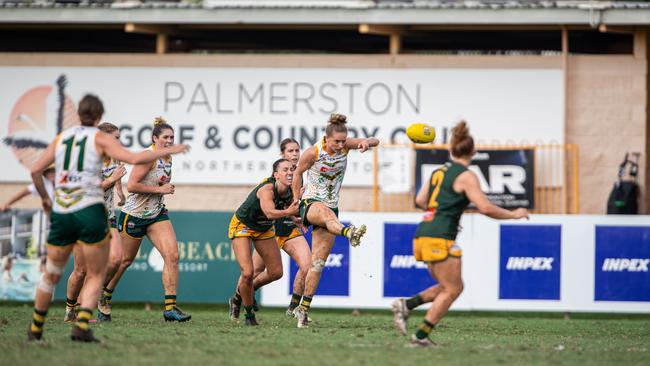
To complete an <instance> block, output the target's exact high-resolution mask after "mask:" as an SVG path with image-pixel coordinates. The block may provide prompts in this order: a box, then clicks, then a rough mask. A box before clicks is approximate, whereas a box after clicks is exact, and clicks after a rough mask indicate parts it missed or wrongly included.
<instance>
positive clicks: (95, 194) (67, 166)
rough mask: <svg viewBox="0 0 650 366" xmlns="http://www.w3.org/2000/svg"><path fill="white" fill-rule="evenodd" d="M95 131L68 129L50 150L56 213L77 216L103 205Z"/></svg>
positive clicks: (100, 165) (92, 129)
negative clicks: (74, 214)
mask: <svg viewBox="0 0 650 366" xmlns="http://www.w3.org/2000/svg"><path fill="white" fill-rule="evenodd" d="M97 133H99V130H98V129H97V128H95V127H87V126H78V127H72V128H68V129H67V130H65V131H63V132H61V134H60V135H59V136H58V137H57V142H56V145H55V150H54V165H55V170H56V177H55V179H54V203H53V207H52V210H53V211H54V212H56V213H62V214H66V213H71V212H77V211H79V210H81V209H83V208H86V207H88V206H90V205H93V204H96V203H103V202H104V192H103V191H102V187H101V184H102V159H101V156H99V154H98V152H97V148H96V146H95V136H97Z"/></svg>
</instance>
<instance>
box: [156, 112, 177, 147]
mask: <svg viewBox="0 0 650 366" xmlns="http://www.w3.org/2000/svg"><path fill="white" fill-rule="evenodd" d="M164 130H172V131H174V128H173V127H172V126H171V125H169V124H168V123H167V121H165V119H163V118H162V117H156V119H154V121H153V131H152V132H151V135H152V136H151V141H152V142H153V137H154V136H156V137H160V134H161V133H162V132H163V131H164Z"/></svg>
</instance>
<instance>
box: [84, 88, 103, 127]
mask: <svg viewBox="0 0 650 366" xmlns="http://www.w3.org/2000/svg"><path fill="white" fill-rule="evenodd" d="M77 113H78V114H79V120H81V124H82V125H83V126H94V125H95V122H96V121H98V120H99V119H100V118H102V116H103V115H104V104H103V103H102V101H101V100H100V99H99V98H98V97H97V96H96V95H93V94H86V95H84V97H83V98H81V101H80V102H79V108H78V109H77Z"/></svg>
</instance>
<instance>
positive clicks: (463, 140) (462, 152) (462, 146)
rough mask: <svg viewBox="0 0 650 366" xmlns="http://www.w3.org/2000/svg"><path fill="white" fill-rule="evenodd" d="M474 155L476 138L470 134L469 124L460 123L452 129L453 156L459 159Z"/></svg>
mask: <svg viewBox="0 0 650 366" xmlns="http://www.w3.org/2000/svg"><path fill="white" fill-rule="evenodd" d="M473 153H474V138H473V137H472V135H470V134H469V128H468V127H467V122H465V121H460V122H458V124H457V125H456V126H454V128H452V129H451V155H453V156H454V157H457V158H463V157H467V156H470V155H472V154H473Z"/></svg>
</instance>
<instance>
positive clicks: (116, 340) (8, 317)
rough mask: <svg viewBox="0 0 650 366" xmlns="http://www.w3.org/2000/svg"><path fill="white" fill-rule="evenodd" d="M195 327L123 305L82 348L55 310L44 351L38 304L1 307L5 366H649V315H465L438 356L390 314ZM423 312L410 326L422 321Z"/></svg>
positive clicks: (197, 321) (200, 314) (438, 333)
mask: <svg viewBox="0 0 650 366" xmlns="http://www.w3.org/2000/svg"><path fill="white" fill-rule="evenodd" d="M184 309H185V310H186V311H188V312H190V313H191V314H192V316H193V319H192V321H191V322H189V323H186V324H169V323H165V322H164V321H163V320H162V314H161V311H159V310H157V309H155V310H153V311H145V310H144V306H142V305H137V306H135V305H129V306H127V305H119V304H118V305H117V306H116V307H115V308H114V312H113V316H114V322H113V323H110V324H96V325H93V329H94V330H95V334H96V335H97V336H98V337H99V338H101V339H102V340H103V343H102V344H99V345H95V344H81V345H79V344H76V343H72V342H71V341H70V340H69V339H68V336H69V331H70V326H69V325H68V324H64V323H63V322H62V321H61V318H62V316H63V305H62V304H56V305H54V306H53V308H52V309H51V310H50V316H49V319H48V321H47V322H46V332H45V338H46V342H44V343H43V344H34V343H28V342H27V341H26V330H27V326H28V323H29V320H30V318H31V311H32V310H31V304H30V305H26V304H16V303H9V304H7V303H5V304H2V305H0V364H1V365H49V366H63V365H95V366H96V365H140V364H142V365H144V364H147V365H250V366H252V365H300V366H311V365H336V366H343V365H412V366H418V365H445V366H447V365H490V364H516V365H612V364H620V365H625V366H628V365H650V316H647V315H612V316H608V315H588V314H578V315H572V317H571V319H570V320H565V319H564V316H563V314H543V313H542V314H537V313H536V314H531V313H513V314H507V313H466V312H455V313H451V314H450V315H449V316H447V317H446V318H445V319H444V320H443V321H442V322H441V324H440V326H439V327H438V328H437V329H436V330H435V331H434V333H433V337H432V338H433V339H434V340H435V341H436V342H438V343H439V344H440V346H439V347H438V348H436V349H413V348H409V347H407V346H406V344H407V342H406V338H404V337H401V336H398V335H397V333H396V332H395V330H394V329H393V325H392V318H391V315H390V313H389V312H384V311H361V314H360V315H359V316H353V315H352V314H351V312H350V311H342V310H338V311H332V310H320V309H314V310H313V311H312V312H311V314H310V315H311V316H312V317H313V318H314V320H315V321H314V323H313V324H312V326H311V327H310V328H309V329H306V330H305V329H296V323H295V320H293V319H288V318H286V317H285V315H284V310H283V309H272V308H266V309H263V310H262V311H261V312H260V313H259V315H258V318H259V320H260V323H261V326H259V327H256V328H251V327H244V326H242V325H241V324H234V323H231V322H230V320H229V319H228V314H227V309H226V308H224V307H222V306H186V307H185V308H184ZM422 314H423V313H421V312H419V313H414V314H413V316H412V318H411V324H410V325H411V328H412V329H413V328H415V326H416V325H417V323H418V322H419V321H420V319H421V317H422Z"/></svg>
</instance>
